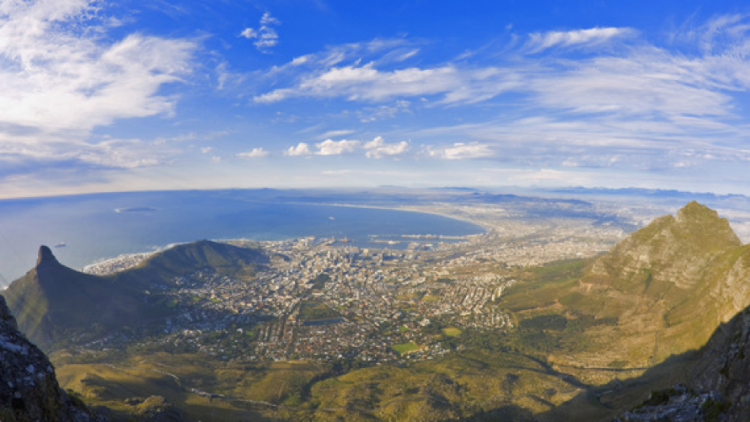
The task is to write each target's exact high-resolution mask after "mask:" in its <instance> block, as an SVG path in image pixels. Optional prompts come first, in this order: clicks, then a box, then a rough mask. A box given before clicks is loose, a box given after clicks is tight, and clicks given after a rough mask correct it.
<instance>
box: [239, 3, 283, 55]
mask: <svg viewBox="0 0 750 422" xmlns="http://www.w3.org/2000/svg"><path fill="white" fill-rule="evenodd" d="M280 24H281V22H280V21H279V20H278V19H276V18H274V17H273V16H271V13H270V12H266V13H264V14H263V16H261V18H260V22H259V26H258V29H254V28H251V27H248V28H245V29H243V30H242V32H240V37H244V38H247V39H249V40H251V39H254V40H255V41H254V42H253V45H254V46H255V48H257V49H258V51H260V52H262V53H270V52H271V48H272V47H275V46H276V45H277V44H278V43H279V34H278V33H277V32H276V28H275V27H276V26H279V25H280Z"/></svg>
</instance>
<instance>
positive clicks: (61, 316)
mask: <svg viewBox="0 0 750 422" xmlns="http://www.w3.org/2000/svg"><path fill="white" fill-rule="evenodd" d="M267 260H268V258H267V257H266V256H265V255H263V254H262V253H260V252H258V251H256V250H253V249H246V248H239V247H235V246H231V245H227V244H222V243H216V242H210V241H206V240H203V241H199V242H195V243H189V244H184V245H178V246H175V247H173V248H171V249H168V250H166V251H163V252H160V253H158V254H156V255H154V256H153V257H151V258H150V259H148V260H147V261H145V262H144V263H143V264H141V265H140V266H138V267H136V268H133V269H130V270H126V271H122V272H119V273H116V274H113V275H111V276H95V275H90V274H85V273H81V272H79V271H76V270H73V269H71V268H68V267H66V266H64V265H62V264H60V263H59V262H58V261H57V259H55V257H54V256H53V255H52V252H51V251H50V249H49V248H48V247H46V246H42V247H41V248H40V249H39V258H38V260H37V264H36V266H35V267H34V268H33V269H31V271H29V272H28V273H26V275H24V276H23V277H21V278H19V279H18V280H15V281H14V282H13V283H11V285H10V286H9V287H8V289H7V290H6V291H5V292H4V293H3V294H4V295H5V297H6V298H7V300H8V306H9V307H10V309H11V310H12V311H13V313H14V314H15V315H17V320H18V325H19V327H20V329H21V331H22V332H24V333H26V335H27V336H28V337H29V338H30V339H31V340H32V341H34V342H35V343H37V344H39V345H41V346H42V347H50V346H52V345H53V344H54V343H55V342H56V341H58V340H60V339H63V338H64V337H66V336H68V335H70V334H71V333H74V332H80V331H81V330H86V329H89V328H91V327H92V326H95V327H96V329H97V330H100V331H104V330H106V329H108V328H111V327H119V326H123V325H137V324H138V323H140V322H143V321H145V320H148V319H151V318H158V317H164V316H167V315H169V313H170V312H173V311H172V310H170V309H168V308H167V307H165V306H163V305H161V304H160V303H159V302H158V301H154V300H153V296H152V295H151V292H150V289H153V288H154V287H157V286H161V287H168V286H172V285H173V284H174V279H175V278H176V277H180V276H184V275H187V274H190V273H192V272H195V271H198V270H210V271H215V272H217V273H219V274H225V275H249V274H252V271H253V269H254V268H255V266H256V265H258V264H262V263H264V262H267Z"/></svg>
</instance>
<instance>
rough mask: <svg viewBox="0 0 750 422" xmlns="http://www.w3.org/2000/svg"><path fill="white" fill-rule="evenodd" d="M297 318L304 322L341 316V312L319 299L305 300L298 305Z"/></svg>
mask: <svg viewBox="0 0 750 422" xmlns="http://www.w3.org/2000/svg"><path fill="white" fill-rule="evenodd" d="M299 318H300V320H302V321H304V322H312V321H324V320H327V319H335V318H341V314H340V313H338V312H337V311H335V310H333V309H331V308H329V307H328V305H326V304H325V303H323V302H322V301H319V300H305V301H302V302H300V305H299Z"/></svg>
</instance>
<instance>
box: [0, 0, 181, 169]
mask: <svg viewBox="0 0 750 422" xmlns="http://www.w3.org/2000/svg"><path fill="white" fill-rule="evenodd" d="M98 13H99V9H98V8H97V4H96V3H95V2H94V1H93V0H60V1H50V0H39V1H31V2H7V1H6V2H2V6H1V9H0V63H2V66H0V86H3V89H2V90H0V144H2V145H3V146H2V147H0V148H2V149H5V150H8V149H11V150H14V149H15V150H17V152H18V155H16V158H17V159H23V157H28V158H29V159H37V158H38V156H39V155H40V154H45V151H47V152H49V154H50V155H49V157H47V158H49V159H51V160H54V159H55V156H57V158H58V159H74V160H76V161H81V162H88V163H92V164H94V165H102V166H115V167H133V166H141V165H149V164H152V163H153V162H154V161H153V160H152V159H149V158H144V159H138V158H136V156H138V155H139V154H138V153H137V152H136V151H137V150H133V151H129V148H131V147H133V148H138V149H140V150H141V153H143V151H142V150H143V148H142V145H138V142H136V141H112V140H105V141H100V142H98V143H95V142H86V139H87V138H88V136H89V134H90V133H91V131H92V129H93V128H95V127H97V126H102V125H108V124H110V123H112V122H114V121H115V120H118V119H123V118H133V117H146V116H153V115H158V114H163V115H168V114H170V113H172V112H173V110H174V104H175V97H170V96H165V95H161V94H159V90H160V88H161V87H163V86H164V85H165V84H168V83H172V82H180V81H181V80H182V78H183V76H185V75H187V74H189V73H190V71H191V66H192V65H191V56H192V54H193V51H194V50H195V49H196V44H195V43H194V42H191V41H187V40H180V39H165V38H159V37H153V36H145V35H141V34H132V35H129V36H126V37H125V38H123V39H121V40H119V41H115V42H107V41H104V40H103V39H101V38H100V34H101V33H103V32H105V31H106V28H107V26H108V25H110V22H111V20H110V19H108V18H106V17H100V16H99V15H98ZM84 24H85V25H86V31H81V30H80V28H81V26H82V25H84ZM14 145H15V147H14ZM32 145H33V147H31V146H32ZM32 151H33V152H32Z"/></svg>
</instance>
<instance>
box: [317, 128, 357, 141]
mask: <svg viewBox="0 0 750 422" xmlns="http://www.w3.org/2000/svg"><path fill="white" fill-rule="evenodd" d="M352 133H354V131H353V130H350V129H337V130H329V131H327V132H323V133H321V134H320V135H317V136H316V137H315V138H316V139H330V138H335V137H337V136H346V135H351V134H352Z"/></svg>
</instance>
